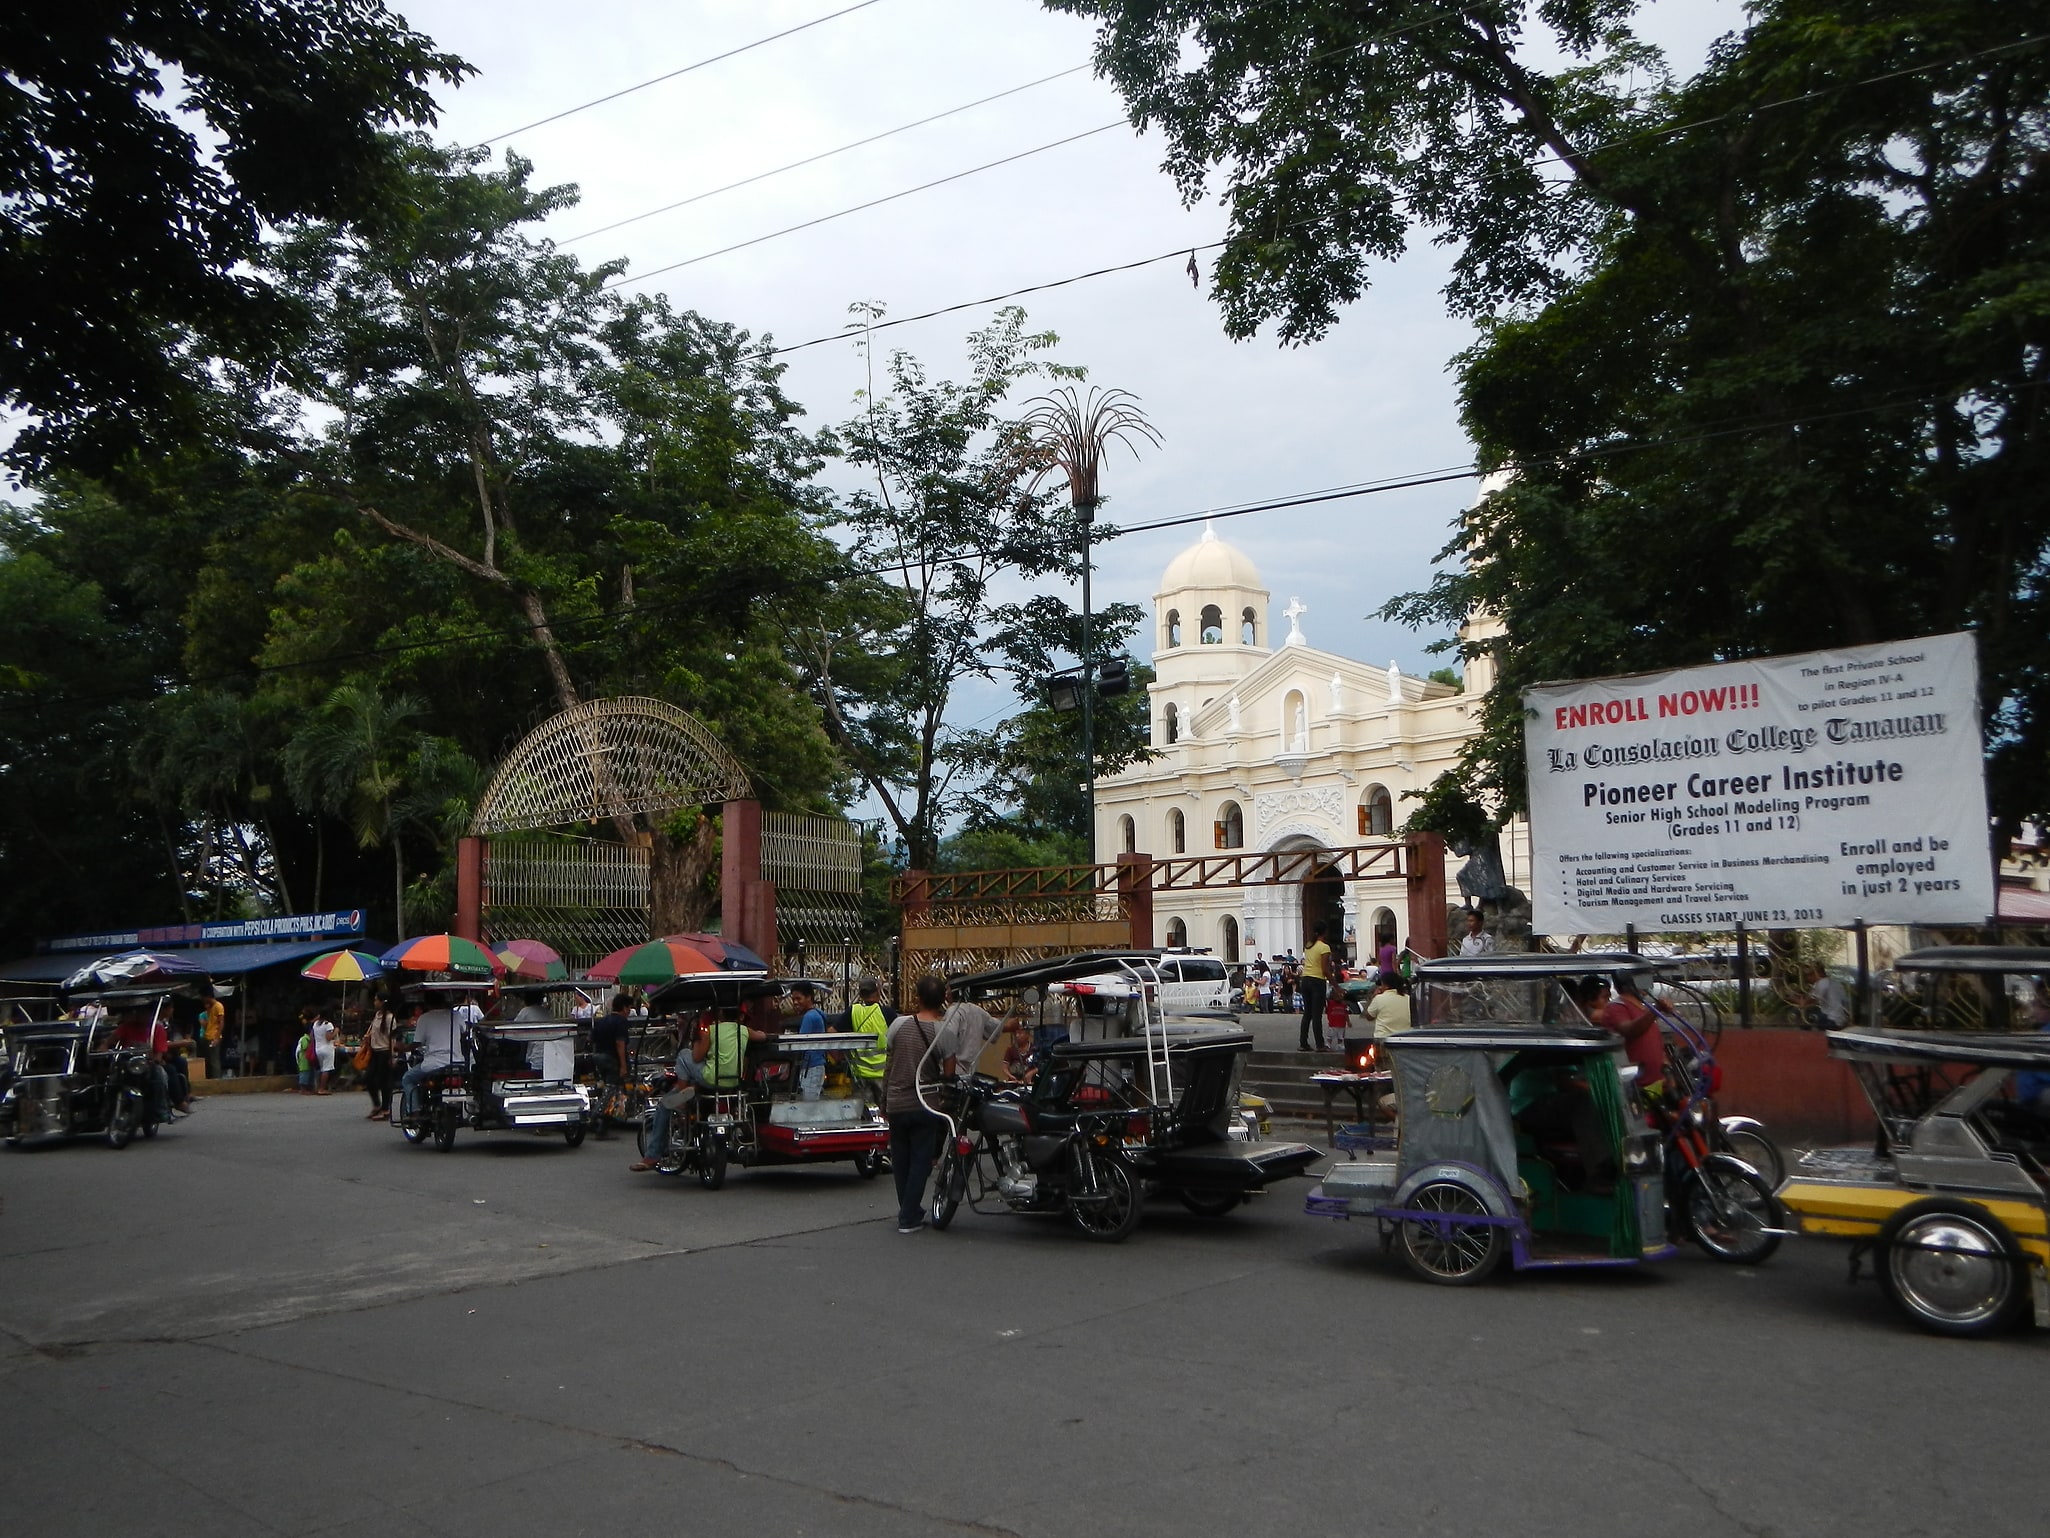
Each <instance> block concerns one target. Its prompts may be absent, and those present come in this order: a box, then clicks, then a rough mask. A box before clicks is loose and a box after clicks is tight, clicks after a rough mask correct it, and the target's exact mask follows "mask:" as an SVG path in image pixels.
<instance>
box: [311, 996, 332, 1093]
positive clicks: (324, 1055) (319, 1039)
mask: <svg viewBox="0 0 2050 1538" xmlns="http://www.w3.org/2000/svg"><path fill="white" fill-rule="evenodd" d="M328 1014H329V1011H328V1010H327V1009H326V1008H324V1007H323V1008H322V1010H321V1011H320V1013H319V1014H318V1015H316V1016H314V1019H313V1056H314V1060H315V1063H316V1066H317V1067H318V1068H319V1069H320V1077H319V1078H318V1079H317V1080H315V1081H314V1087H313V1092H314V1094H316V1095H332V1094H333V1093H334V1091H333V1090H331V1089H329V1088H328V1087H327V1085H328V1080H330V1079H332V1078H333V1077H334V1073H335V1023H334V1021H333V1020H331V1019H329V1018H328Z"/></svg>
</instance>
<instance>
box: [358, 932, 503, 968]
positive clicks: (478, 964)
mask: <svg viewBox="0 0 2050 1538" xmlns="http://www.w3.org/2000/svg"><path fill="white" fill-rule="evenodd" d="M377 959H378V962H379V963H380V964H381V965H382V966H383V967H384V969H385V970H386V971H388V972H467V973H469V974H471V975H472V976H480V977H489V976H490V975H491V974H492V973H494V972H503V971H504V970H505V963H504V962H502V961H500V960H499V959H498V958H497V957H496V956H494V955H492V954H491V952H489V951H487V950H486V949H484V947H483V946H481V945H479V944H478V943H477V942H476V941H475V940H465V939H464V938H463V937H462V936H461V935H415V936H414V937H413V938H412V939H410V940H401V941H400V942H399V943H398V944H397V945H394V946H393V947H392V948H391V949H390V950H388V951H386V952H385V953H384V954H383V955H382V956H380V957H378V958H377Z"/></svg>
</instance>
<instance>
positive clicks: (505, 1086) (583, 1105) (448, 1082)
mask: <svg viewBox="0 0 2050 1538" xmlns="http://www.w3.org/2000/svg"><path fill="white" fill-rule="evenodd" d="M561 986H562V985H544V986H543V990H542V991H559V989H560V987H561ZM407 991H408V992H409V993H415V994H419V995H422V996H424V997H426V998H428V999H429V1000H433V999H436V998H440V999H446V1000H449V1002H450V1004H451V1005H452V1006H453V1008H454V1010H455V1011H456V1019H455V1022H454V1030H455V1036H456V1044H457V1056H456V1057H455V1059H454V1060H452V1061H450V1062H448V1063H446V1064H444V1065H442V1066H441V1067H439V1068H437V1069H436V1070H435V1071H434V1072H432V1073H430V1074H428V1075H427V1076H426V1077H425V1078H424V1079H423V1080H421V1081H420V1083H419V1085H418V1087H417V1091H416V1094H415V1097H414V1099H413V1102H412V1103H411V1104H410V1105H409V1104H407V1101H406V1097H405V1096H403V1095H401V1096H399V1097H397V1098H396V1099H395V1100H394V1101H393V1103H392V1111H391V1124H392V1125H393V1126H394V1127H396V1128H398V1129H399V1132H400V1133H401V1135H403V1136H404V1138H405V1140H406V1141H407V1142H408V1143H411V1144H414V1145H415V1146H425V1145H426V1144H427V1143H429V1142H432V1143H433V1144H434V1146H435V1147H436V1148H437V1149H439V1150H440V1151H441V1152H443V1153H447V1152H448V1151H449V1150H450V1149H452V1148H454V1147H455V1146H456V1134H457V1133H458V1132H460V1131H464V1130H468V1131H471V1132H526V1133H532V1134H538V1135H544V1136H545V1135H548V1134H553V1133H559V1134H561V1136H562V1140H563V1141H564V1142H565V1143H567V1144H568V1145H569V1146H570V1147H571V1148H576V1147H578V1146H580V1145H581V1144H582V1143H583V1141H584V1134H585V1133H586V1131H588V1130H589V1127H590V1124H591V1118H592V1112H591V1097H590V1094H589V1092H588V1091H586V1090H584V1089H583V1088H582V1087H581V1086H579V1085H578V1084H577V1083H576V1038H577V1027H576V1022H575V1021H574V1020H568V1019H555V1018H552V1017H551V1018H548V1019H531V1020H506V1019H503V1018H500V1017H499V1016H496V1015H491V1016H483V1015H481V1014H479V1013H478V1012H476V1011H475V1010H474V1009H473V1008H471V1007H469V1006H465V1005H462V1004H459V1003H455V1002H454V1000H456V999H459V998H461V997H463V996H465V995H468V994H471V993H474V992H477V991H478V985H476V984H474V983H463V982H455V983H416V984H412V985H410V986H409V987H408V990H407ZM522 991H536V990H532V989H523V990H522ZM421 1056H422V1054H421V1049H420V1048H419V1047H418V1046H417V1045H416V1046H415V1047H414V1048H413V1049H412V1051H411V1052H410V1053H409V1054H408V1062H409V1064H410V1065H412V1066H417V1065H418V1064H419V1062H420V1060H421Z"/></svg>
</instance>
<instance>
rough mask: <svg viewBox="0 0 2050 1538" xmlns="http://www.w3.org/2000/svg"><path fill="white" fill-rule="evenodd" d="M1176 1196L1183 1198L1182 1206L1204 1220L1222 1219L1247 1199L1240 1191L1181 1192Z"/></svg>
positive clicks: (1176, 1193)
mask: <svg viewBox="0 0 2050 1538" xmlns="http://www.w3.org/2000/svg"><path fill="white" fill-rule="evenodd" d="M1175 1195H1176V1196H1178V1197H1180V1198H1181V1203H1182V1205H1183V1206H1184V1207H1186V1208H1188V1209H1189V1211H1191V1212H1193V1213H1195V1214H1196V1215H1197V1216H1198V1217H1204V1218H1221V1217H1223V1216H1224V1215H1225V1214H1226V1213H1227V1212H1230V1211H1232V1210H1233V1209H1234V1208H1236V1207H1237V1206H1238V1204H1239V1203H1240V1202H1242V1201H1244V1200H1245V1199H1246V1198H1245V1195H1244V1193H1242V1192H1239V1191H1189V1190H1181V1191H1177V1192H1175Z"/></svg>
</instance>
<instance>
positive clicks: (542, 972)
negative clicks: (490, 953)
mask: <svg viewBox="0 0 2050 1538" xmlns="http://www.w3.org/2000/svg"><path fill="white" fill-rule="evenodd" d="M495 949H496V950H497V952H498V959H499V960H500V961H502V962H504V963H505V973H506V976H507V977H509V978H516V979H518V980H519V981H520V982H523V983H559V982H561V981H562V980H563V979H564V978H566V977H568V976H569V968H568V967H567V966H565V965H564V964H563V960H562V955H561V953H560V952H559V951H557V950H555V949H554V947H552V946H550V945H547V944H545V943H543V942H542V941H540V940H508V941H506V942H505V944H503V945H500V946H497V947H495Z"/></svg>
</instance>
